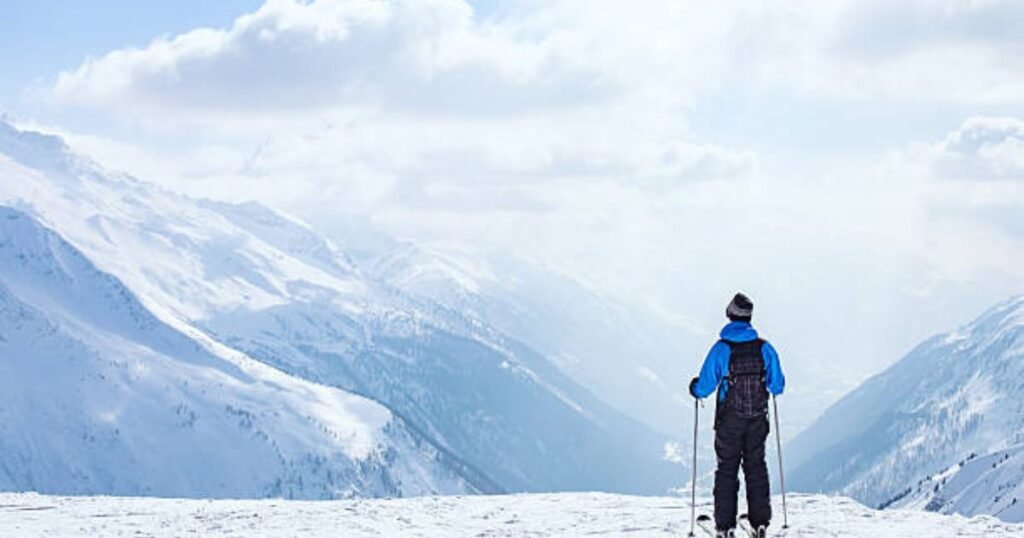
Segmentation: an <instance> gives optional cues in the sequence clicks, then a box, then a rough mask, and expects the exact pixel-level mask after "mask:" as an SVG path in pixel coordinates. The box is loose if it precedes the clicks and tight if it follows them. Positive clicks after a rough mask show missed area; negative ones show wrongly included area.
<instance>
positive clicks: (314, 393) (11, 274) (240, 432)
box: [0, 207, 486, 498]
mask: <svg viewBox="0 0 1024 538" xmlns="http://www.w3.org/2000/svg"><path fill="white" fill-rule="evenodd" d="M449 460H450V458H449V457H448V456H447V455H446V454H444V453H443V452H441V451H439V450H438V449H437V448H436V447H433V446H431V445H430V444H429V443H428V442H426V441H425V440H424V439H422V438H420V437H419V436H418V435H416V434H415V433H414V432H412V431H411V430H409V429H408V428H407V427H406V426H405V424H404V423H403V421H401V420H400V419H398V418H396V417H394V416H393V415H392V414H391V413H390V412H388V410H387V409H385V408H384V407H383V406H381V405H379V404H377V403H375V402H372V401H370V400H367V399H365V398H361V397H358V396H354V395H351V394H348V393H345V392H343V391H341V390H338V389H331V388H327V387H323V386H319V385H316V384H313V383H310V382H307V381H302V380H299V379H295V378H292V377H290V376H287V375H285V374H283V373H281V372H279V371H276V370H274V369H272V368H270V367H268V366H265V365H263V364H261V363H259V362H257V361H254V360H252V359H250V358H248V357H245V356H244V355H242V354H240V353H238V352H235V351H232V350H228V349H226V348H224V347H222V346H218V345H216V344H215V343H213V342H211V341H209V339H207V338H205V337H204V336H203V335H202V334H200V333H198V332H197V331H195V330H193V329H191V328H189V327H184V326H183V327H177V328H176V327H172V326H170V325H168V324H167V323H164V322H163V321H161V320H159V319H157V318H156V317H155V316H154V315H153V314H152V313H150V312H149V311H148V310H147V309H146V308H145V307H144V306H143V305H142V304H140V303H139V302H138V301H137V300H136V298H135V296H134V294H133V293H132V292H131V291H129V290H128V289H127V288H125V287H124V286H123V285H122V284H121V283H120V282H119V281H118V280H117V279H116V278H113V277H112V276H110V275H108V274H105V273H103V272H101V271H99V270H97V269H96V267H95V266H94V265H93V264H92V263H91V262H90V261H89V260H88V259H87V258H86V257H85V256H83V255H82V254H81V253H80V252H79V251H78V250H76V249H75V248H73V247H71V246H70V245H68V244H67V243H66V242H65V241H64V240H63V239H62V238H61V237H60V236H58V235H57V234H55V233H54V232H52V231H51V230H49V229H46V228H45V227H43V226H41V225H40V224H39V223H38V222H37V221H35V220H34V219H33V218H31V217H29V216H28V215H26V214H24V213H21V212H19V211H16V210H13V209H10V208H5V207H0V489H4V490H21V491H23V490H34V491H41V492H60V493H76V494H89V493H107V494H121V495H160V496H190V497H200V496H214V497H224V496H232V497H239V496H240V497H262V496H285V497H300V498H335V497H348V496H396V495H418V494H428V493H460V492H474V491H479V490H480V489H481V488H485V487H486V483H480V484H477V485H474V484H471V483H468V482H467V480H465V479H464V478H463V477H461V476H459V474H458V473H457V472H455V471H453V469H457V468H458V465H459V462H457V461H449ZM449 463H452V464H454V465H449Z"/></svg>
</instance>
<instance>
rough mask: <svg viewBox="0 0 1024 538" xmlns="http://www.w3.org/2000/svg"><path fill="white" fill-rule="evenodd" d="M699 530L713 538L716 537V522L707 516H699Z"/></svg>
mask: <svg viewBox="0 0 1024 538" xmlns="http://www.w3.org/2000/svg"><path fill="white" fill-rule="evenodd" d="M697 528H699V529H700V530H702V531H704V532H705V533H707V535H708V536H710V537H711V538H715V536H716V532H715V521H714V520H713V519H711V516H709V515H707V514H701V515H699V516H697Z"/></svg>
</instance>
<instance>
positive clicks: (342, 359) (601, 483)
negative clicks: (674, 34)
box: [0, 122, 686, 496]
mask: <svg viewBox="0 0 1024 538" xmlns="http://www.w3.org/2000/svg"><path fill="white" fill-rule="evenodd" d="M0 204H6V205H8V206H11V207H13V208H16V209H18V210H19V211H21V212H23V213H24V214H26V215H29V216H31V217H32V218H33V219H35V220H36V221H39V222H40V223H42V224H43V225H45V226H46V227H47V228H49V229H51V230H53V231H54V232H55V233H56V234H57V235H59V236H60V237H61V238H63V239H64V240H66V241H67V242H68V243H69V244H70V245H72V246H73V247H74V248H75V249H77V251H79V252H81V253H82V255H83V256H84V257H85V258H86V259H88V260H89V262H90V263H92V264H94V265H95V267H96V270H97V271H100V272H102V273H105V274H108V275H111V276H112V277H114V278H116V279H117V280H118V281H119V282H121V283H123V285H124V287H125V289H126V290H128V291H129V292H130V293H131V294H132V295H133V296H134V297H137V298H138V302H139V304H140V307H139V308H142V309H145V310H146V311H147V312H149V313H150V314H152V317H153V318H155V319H157V320H159V322H160V323H162V324H165V325H167V326H170V327H173V328H175V329H177V330H179V331H181V332H183V333H187V334H189V335H190V336H194V337H195V338H199V339H208V340H212V343H211V345H213V344H214V343H215V344H216V345H217V346H220V347H222V348H225V349H226V351H225V352H235V353H237V351H240V352H242V353H244V354H245V356H247V357H251V358H253V359H256V360H257V361H261V362H263V363H264V364H266V365H269V366H272V367H273V368H275V369H277V370H279V371H281V372H283V373H285V374H287V375H288V376H290V377H293V378H299V379H302V380H305V381H309V382H312V383H314V384H317V385H327V386H333V387H337V388H340V389H344V390H345V391H347V392H350V393H354V394H358V395H362V396H365V397H368V398H369V399H372V400H374V401H376V402H379V403H380V404H381V405H383V406H385V407H386V408H387V410H389V411H390V416H393V417H395V419H397V421H398V422H400V423H402V424H404V425H405V426H406V427H407V429H408V430H409V432H410V435H413V436H414V437H415V439H417V442H418V443H420V445H421V446H424V447H426V446H433V447H435V448H436V451H437V453H438V454H439V456H438V457H437V459H438V460H444V461H445V462H447V464H448V466H449V467H450V469H451V470H452V471H453V472H456V473H457V474H458V475H459V476H460V477H462V478H463V479H464V480H465V481H467V482H470V483H472V484H475V485H476V486H477V487H478V488H479V489H483V490H485V491H501V490H505V491H552V490H605V491H618V492H643V493H664V492H665V491H667V490H668V488H669V487H671V486H672V485H674V484H677V483H679V482H680V480H679V477H680V476H685V475H686V472H685V469H682V468H681V467H680V466H678V465H673V464H670V463H668V462H665V461H663V459H662V458H663V455H664V450H665V449H664V447H665V442H666V441H667V438H666V437H664V436H663V435H659V434H657V433H655V432H654V431H653V430H652V429H650V428H648V427H646V426H644V425H642V424H640V423H639V422H637V421H635V420H631V419H629V418H627V417H626V416H625V415H623V414H622V413H620V412H618V411H616V410H615V409H613V408H612V407H610V406H608V405H607V404H605V403H604V402H603V401H601V400H600V399H598V398H596V397H594V396H593V395H592V394H591V393H589V392H588V391H587V390H585V389H584V388H583V387H581V386H580V385H578V384H577V383H575V382H574V381H573V380H572V379H571V378H569V377H568V376H566V375H565V374H564V373H563V372H562V371H560V370H559V369H558V368H557V367H556V366H555V365H554V364H553V363H552V361H551V360H549V359H548V358H547V357H545V356H544V355H543V354H542V353H540V352H538V351H536V350H534V349H533V348H531V347H530V346H529V345H527V344H524V343H523V342H520V341H518V340H514V339H511V338H509V337H507V336H505V335H504V334H503V333H502V332H501V331H499V330H497V329H495V328H493V327H491V326H489V325H487V324H486V323H483V322H481V321H480V320H477V319H472V318H469V317H466V316H464V315H462V314H461V313H460V312H457V311H454V310H453V309H451V308H447V307H445V306H443V305H439V304H437V303H434V302H431V301H428V300H425V299H423V298H417V297H413V296H411V295H409V294H407V293H404V292H402V291H401V290H398V289H396V288H394V287H392V286H389V285H387V284H386V283H382V282H379V281H378V280H376V279H374V278H372V277H370V276H367V275H365V274H364V273H363V271H362V270H361V269H360V268H359V267H357V266H356V265H354V264H353V262H352V260H351V259H350V257H349V256H347V255H346V254H345V253H344V252H343V251H341V250H340V249H338V248H337V247H336V246H335V245H333V244H332V243H331V242H330V241H328V240H326V239H324V238H322V237H321V236H319V235H318V234H316V233H315V232H314V231H313V230H311V229H310V228H309V227H308V226H305V225H303V224H301V223H299V222H297V221H295V220H292V219H289V218H286V217H283V216H281V215H278V214H276V213H274V212H272V211H270V210H269V209H267V208H265V207H262V206H260V205H258V204H242V205H233V204H223V203H214V202H208V201H199V200H194V199H191V198H187V197H183V196H180V195H177V194H174V193H170V192H167V191H164V190H161V189H159V188H156V187H154V186H152V185H148V184H146V183H143V182H140V181H138V180H136V179H134V178H131V177H127V176H124V175H121V174H117V173H112V172H109V171H106V170H104V169H102V168H101V167H99V166H98V165H96V164H94V163H91V162H89V161H88V160H86V159H84V158H82V157H80V156H77V155H75V154H74V153H73V152H71V151H70V150H69V149H68V148H67V147H66V146H65V145H64V143H63V142H62V141H61V140H60V139H59V138H57V137H53V136H48V135H42V134H39V133H33V132H24V131H20V130H18V129H15V128H13V127H11V126H9V125H7V124H4V123H3V122H0ZM12 286H13V285H12ZM16 288H17V286H13V288H12V289H11V291H12V292H14V293H16V292H17V291H18V290H17V289H16ZM61 308H63V305H61V304H59V298H55V299H54V301H52V302H51V303H48V304H47V305H45V308H43V307H39V308H38V310H39V311H40V315H41V316H43V317H49V316H50V312H49V310H50V309H54V310H59V309H61ZM104 329H105V330H107V332H108V333H110V337H111V338H118V337H121V336H122V335H121V334H120V328H119V327H104ZM234 350H237V351H234ZM24 364H25V363H24V362H23V363H19V367H21V366H24ZM170 370H172V369H170V368H168V371H170ZM158 373H159V372H158ZM168 375H169V374H168ZM175 375H177V374H175ZM178 377H181V376H178ZM154 383H158V384H159V383H161V381H154ZM165 383H171V379H168V380H167V381H166V382H165ZM172 384H173V383H172ZM289 390H290V389H289ZM282 392H284V390H282ZM30 396H31V397H34V398H42V397H44V395H42V394H40V393H30ZM281 397H282V398H283V399H287V397H286V396H281ZM291 397H293V398H294V397H295V395H292V396H291ZM268 407H271V408H272V407H273V406H272V405H269V404H268ZM15 409H17V408H15ZM18 413H21V414H22V415H23V416H22V415H19V416H20V417H21V418H19V419H18V420H19V421H16V422H15V421H13V419H10V420H12V422H9V423H8V424H9V425H11V426H10V427H14V425H17V427H18V428H27V427H29V426H30V424H28V423H27V422H28V421H24V420H22V419H23V418H24V416H28V415H27V414H25V412H24V411H23V410H20V411H18ZM186 414H187V413H186ZM281 420H282V422H285V421H286V419H285V418H282V419H281ZM136 426H137V427H138V428H143V426H144V423H143V422H142V421H140V422H138V423H137V424H136ZM115 427H116V426H115ZM119 431H123V430H119ZM18 433H23V432H20V431H19V432H18ZM134 433H135V434H136V435H140V436H141V435H142V434H143V433H144V432H143V431H142V430H141V429H140V430H137V431H135V432H134ZM27 446H28V445H26V447H27ZM442 456H443V457H442ZM4 457H13V456H8V455H7V454H4ZM138 457H143V454H139V456H138ZM410 457H411V456H410ZM413 459H415V458H413ZM104 469H106V471H105V472H108V473H112V474H115V475H116V474H117V473H118V472H119V471H118V470H117V469H118V467H116V466H107V467H104ZM116 478H117V477H112V478H111V480H116ZM30 479H31V480H35V479H34V478H31V477H24V480H30ZM35 483H36V482H19V483H18V484H22V485H21V486H20V487H31V484H35ZM53 484H54V485H53V487H54V488H57V487H58V486H57V484H56V482H53ZM97 488H98V489H93V490H91V492H92V493H103V492H110V491H108V490H104V489H102V488H99V486H97ZM48 491H51V492H61V491H60V490H59V489H50V490H48ZM66 491H74V492H78V493H82V492H83V491H82V490H80V489H68V490H66ZM111 491H117V492H123V490H111ZM173 491H180V490H173ZM152 493H153V494H157V493H158V492H156V491H154V492H152ZM163 493H165V494H167V493H169V492H163ZM181 494H183V495H184V493H181ZM218 495H226V496H251V495H253V493H252V490H250V489H241V490H239V491H232V490H231V489H230V487H229V486H225V489H223V490H220V491H219V493H218ZM303 496H307V495H303Z"/></svg>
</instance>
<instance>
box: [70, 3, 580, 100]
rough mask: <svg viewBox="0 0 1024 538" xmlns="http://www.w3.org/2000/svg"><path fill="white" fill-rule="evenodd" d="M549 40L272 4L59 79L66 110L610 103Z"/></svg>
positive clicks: (455, 20) (443, 6)
mask: <svg viewBox="0 0 1024 538" xmlns="http://www.w3.org/2000/svg"><path fill="white" fill-rule="evenodd" d="M598 82H599V81H597V80H596V79H594V78H593V77H592V76H591V75H590V74H588V73H586V72H582V71H576V70H574V69H573V68H572V67H571V66H567V65H564V64H561V63H560V60H559V58H558V57H557V55H555V54H553V53H552V50H551V48H550V47H544V46H543V43H542V42H541V40H536V39H530V38H529V37H528V36H522V35H515V33H514V32H513V31H512V30H511V29H507V28H505V27H502V26H499V25H492V24H482V23H480V22H478V21H477V20H475V19H474V14H473V11H472V9H471V8H470V6H469V5H468V4H466V3H465V2H463V1H462V0H399V1H394V2H384V1H374V0H353V1H346V2H336V1H330V0H319V1H315V2H310V3H301V2H298V1H295V0H270V1H268V2H267V3H266V4H264V5H263V6H262V7H261V8H260V9H259V10H257V11H256V12H255V13H252V14H250V15H246V16H243V17H240V18H239V19H238V20H237V21H236V22H235V23H234V25H233V26H232V27H231V28H230V29H227V30H217V29H208V28H204V29H197V30H193V31H191V32H187V33H185V34H182V35H179V36H177V37H174V38H170V39H158V40H156V41H154V42H153V43H152V44H150V45H149V46H148V47H146V48H143V49H125V50H118V51H113V52H111V53H109V54H107V55H105V56H103V57H101V58H98V59H90V60H88V61H86V62H85V63H84V64H82V65H81V66H79V67H78V68H77V69H75V70H73V71H68V72H64V73H61V74H60V75H59V77H58V78H57V81H56V84H55V86H54V88H53V93H54V95H55V97H56V98H57V100H58V101H60V102H63V103H70V104H82V105H91V106H103V107H110V108H123V107H125V106H134V107H139V108H163V109H166V108H172V109H180V110H185V111H199V112H200V113H202V112H206V113H209V112H210V111H216V112H224V111H234V112H237V113H249V114H260V113H268V112H282V111H285V112H287V111H295V110H300V111H301V110H316V109H322V108H324V107H331V106H339V105H350V106H351V105H357V104H367V105H378V106H383V107H401V108H411V109H416V110H419V111H421V112H423V111H430V112H435V113H436V112H439V111H464V112H471V113H493V112H500V111H515V110H520V109H522V108H524V107H539V106H551V105H563V106H564V105H571V104H572V102H574V101H576V100H580V99H589V98H592V97H594V96H595V95H597V94H599V93H600V88H599V84H598Z"/></svg>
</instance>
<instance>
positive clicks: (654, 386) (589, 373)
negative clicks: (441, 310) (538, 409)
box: [363, 243, 707, 435]
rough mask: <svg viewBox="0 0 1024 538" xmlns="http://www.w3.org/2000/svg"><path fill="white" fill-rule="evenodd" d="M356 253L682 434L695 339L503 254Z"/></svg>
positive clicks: (371, 270) (377, 272)
mask: <svg viewBox="0 0 1024 538" xmlns="http://www.w3.org/2000/svg"><path fill="white" fill-rule="evenodd" d="M384 246H386V247H388V248H386V250H382V251H380V252H376V253H372V254H369V255H367V254H364V255H363V259H364V260H365V261H364V263H363V267H364V268H365V269H366V271H367V273H368V274H370V275H372V276H373V277H375V278H378V279H381V280H383V281H385V282H387V283H388V284H389V285H391V286H394V287H397V288H400V289H402V290H403V291H405V292H407V293H409V294H412V295H414V296H417V297H421V298H425V299H428V300H431V301H435V302H438V303H440V304H443V305H445V306H446V307H448V308H451V309H453V310H458V311H460V312H464V313H466V314H467V315H469V316H470V317H472V318H474V319H479V320H482V321H483V322H485V323H487V324H489V325H492V326H494V327H496V328H497V329H499V330H501V331H502V332H504V333H505V334H508V335H510V336H512V337H514V338H516V339H517V340H520V341H523V342H529V343H530V345H531V347H533V348H535V349H537V350H538V351H541V352H542V353H544V355H545V356H547V357H549V358H550V359H551V360H552V361H553V362H554V363H555V365H556V366H558V367H559V369H560V370H562V371H563V372H565V373H566V375H568V376H569V377H571V378H572V379H573V380H574V381H577V382H579V383H580V384H582V385H583V386H585V387H586V388H587V389H589V390H590V391H591V392H593V393H594V394H597V395H598V396H600V397H601V398H602V399H604V400H606V401H608V402H609V403H611V404H612V405H614V406H615V407H616V408H617V409H621V410H623V411H625V412H627V413H629V414H630V415H631V416H632V417H634V418H636V419H638V420H642V421H645V422H647V423H648V424H651V425H653V426H654V427H656V428H658V429H659V430H661V431H664V432H672V433H674V434H675V435H679V432H684V431H688V430H689V429H690V428H692V424H691V423H690V422H688V421H689V420H690V418H689V417H690V416H691V414H690V413H689V412H688V411H689V408H690V405H691V404H692V400H691V399H690V396H689V395H688V394H687V391H686V381H687V380H688V379H689V376H690V375H692V373H693V372H692V370H693V369H694V368H695V367H696V366H697V365H699V360H701V359H703V356H702V355H701V354H702V353H703V352H704V351H705V349H704V348H705V347H706V345H707V344H706V343H705V342H698V341H697V334H696V332H695V331H694V330H693V329H691V328H689V327H686V326H682V325H679V324H677V323H670V322H668V321H667V320H665V319H661V318H659V317H657V316H654V315H652V314H651V313H649V312H644V311H640V310H639V309H637V308H631V307H629V306H627V305H625V304H623V303H621V302H619V301H616V300H614V299H613V298H610V297H607V296H604V295H602V294H600V293H598V292H596V291H594V290H593V289H591V288H589V287H587V286H585V285H584V284H582V283H581V282H579V281H578V280H576V279H574V278H570V277H568V276H564V275H561V274H559V273H558V272H557V271H555V270H553V269H550V268H546V267H543V266H540V265H539V264H535V263H530V262H527V261H525V260H522V259H519V258H516V257H513V256H511V255H509V254H507V253H501V252H488V253H480V252H473V253H467V252H463V251H460V250H458V249H457V248H454V247H452V246H448V247H442V246H429V247H427V246H422V245H415V244H411V243H395V244H391V245H387V244H385V245H384Z"/></svg>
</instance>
